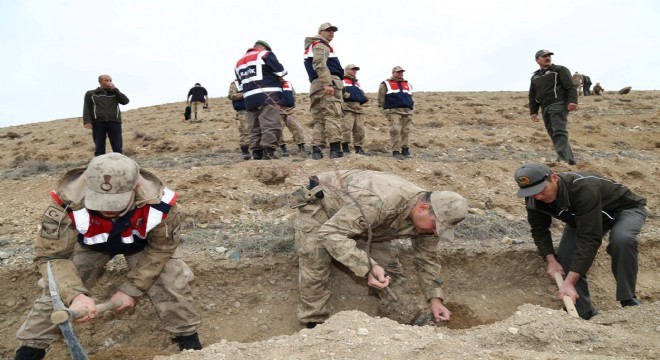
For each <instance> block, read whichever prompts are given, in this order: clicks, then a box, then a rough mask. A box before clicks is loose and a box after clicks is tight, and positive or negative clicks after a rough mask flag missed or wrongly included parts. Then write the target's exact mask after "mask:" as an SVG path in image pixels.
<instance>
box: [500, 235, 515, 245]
mask: <svg viewBox="0 0 660 360" xmlns="http://www.w3.org/2000/svg"><path fill="white" fill-rule="evenodd" d="M501 242H502V244H504V245H511V244H512V243H513V240H511V238H510V237H508V236H505V237H503V238H502V240H501Z"/></svg>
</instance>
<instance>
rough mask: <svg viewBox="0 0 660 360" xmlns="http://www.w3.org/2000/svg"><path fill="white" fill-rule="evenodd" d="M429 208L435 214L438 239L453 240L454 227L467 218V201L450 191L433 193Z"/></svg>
mask: <svg viewBox="0 0 660 360" xmlns="http://www.w3.org/2000/svg"><path fill="white" fill-rule="evenodd" d="M431 207H433V212H434V213H435V218H436V220H435V231H436V233H437V234H438V237H439V238H440V240H446V241H451V240H453V239H454V227H456V224H458V223H460V222H461V221H463V219H465V216H467V212H468V204H467V200H465V198H464V197H462V196H461V195H459V194H457V193H455V192H452V191H434V192H432V193H431Z"/></svg>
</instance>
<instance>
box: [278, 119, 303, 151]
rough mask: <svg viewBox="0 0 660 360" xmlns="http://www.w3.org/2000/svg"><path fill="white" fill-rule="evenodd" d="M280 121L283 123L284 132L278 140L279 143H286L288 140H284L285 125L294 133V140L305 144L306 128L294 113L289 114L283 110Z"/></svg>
mask: <svg viewBox="0 0 660 360" xmlns="http://www.w3.org/2000/svg"><path fill="white" fill-rule="evenodd" d="M280 122H281V123H282V134H281V136H280V138H279V139H278V140H277V142H278V145H280V146H281V145H286V141H284V127H285V126H286V128H287V129H289V131H290V132H291V135H293V142H294V143H296V144H304V143H305V136H304V134H305V130H304V129H303V127H302V124H301V123H300V121H298V119H297V118H296V117H295V116H294V115H293V114H287V113H285V112H282V113H281V114H280Z"/></svg>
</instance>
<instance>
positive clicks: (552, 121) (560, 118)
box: [529, 50, 578, 165]
mask: <svg viewBox="0 0 660 360" xmlns="http://www.w3.org/2000/svg"><path fill="white" fill-rule="evenodd" d="M552 55H554V53H552V52H550V51H549V50H539V51H537V52H536V55H535V56H536V62H537V63H538V64H539V66H540V69H539V70H536V71H535V72H534V74H533V75H532V81H531V82H532V84H531V85H530V87H529V113H530V115H531V118H532V121H539V119H538V113H539V107H540V108H541V109H543V123H544V124H545V129H546V131H547V132H548V135H550V139H552V143H553V144H554V146H555V151H556V152H557V161H565V162H567V163H568V164H569V165H575V164H576V162H575V157H574V156H573V150H572V149H571V144H570V143H569V141H568V130H567V129H566V126H567V123H568V112H569V111H573V110H577V106H578V105H577V104H578V95H577V90H576V87H575V84H574V83H573V78H572V77H571V72H570V71H569V70H568V69H567V68H566V67H564V66H561V65H555V64H553V63H552V57H551V56H552Z"/></svg>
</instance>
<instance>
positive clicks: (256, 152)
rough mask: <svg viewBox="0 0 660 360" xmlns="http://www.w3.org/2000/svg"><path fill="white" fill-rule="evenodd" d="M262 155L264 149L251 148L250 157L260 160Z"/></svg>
mask: <svg viewBox="0 0 660 360" xmlns="http://www.w3.org/2000/svg"><path fill="white" fill-rule="evenodd" d="M263 157H264V151H263V150H261V149H257V150H252V158H253V159H255V160H261V159H263Z"/></svg>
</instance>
